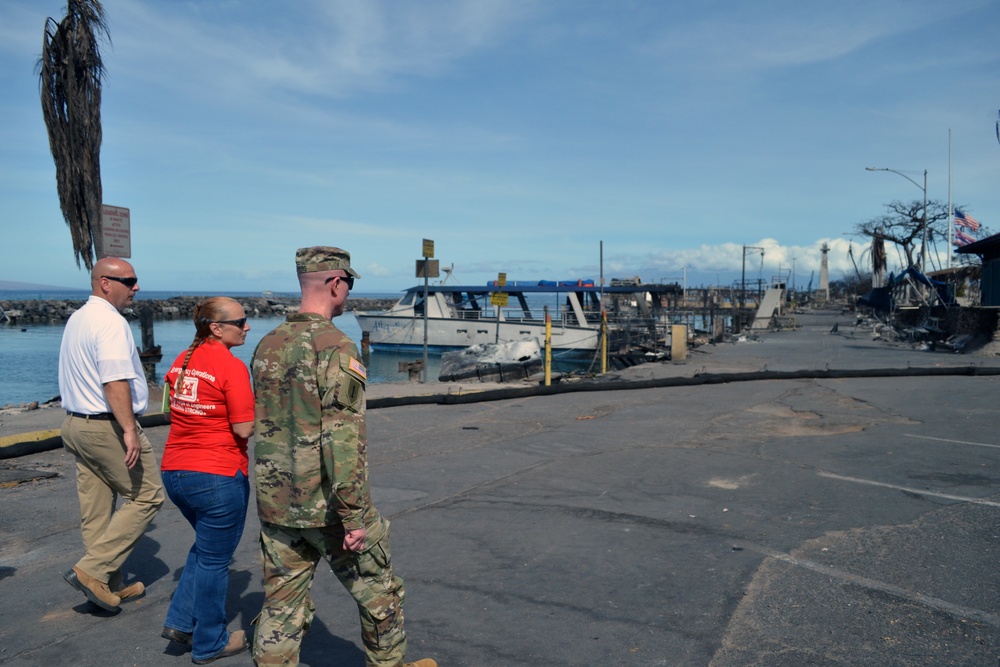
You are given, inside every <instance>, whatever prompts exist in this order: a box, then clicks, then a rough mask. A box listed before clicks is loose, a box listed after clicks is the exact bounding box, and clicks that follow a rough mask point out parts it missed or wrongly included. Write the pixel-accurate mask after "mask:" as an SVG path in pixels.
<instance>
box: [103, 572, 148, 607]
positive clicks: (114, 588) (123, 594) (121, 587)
mask: <svg viewBox="0 0 1000 667" xmlns="http://www.w3.org/2000/svg"><path fill="white" fill-rule="evenodd" d="M108 588H110V589H111V592H112V593H114V594H115V595H117V596H118V597H119V598H121V601H122V602H121V603H122V604H125V603H126V602H135V601H136V600H138V599H140V598H142V597H145V595H146V587H145V586H143V584H142V582H141V581H135V582H132V583H131V584H129V585H128V586H126V585H125V580H124V579H122V573H121V570H119V571H117V572H112V573H111V576H110V577H108Z"/></svg>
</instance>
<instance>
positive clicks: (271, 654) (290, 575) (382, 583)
mask: <svg viewBox="0 0 1000 667" xmlns="http://www.w3.org/2000/svg"><path fill="white" fill-rule="evenodd" d="M343 540H344V531H343V528H341V527H339V526H338V527H332V526H331V527H324V528H289V527H286V526H278V525H275V524H271V523H266V522H261V528H260V548H261V561H262V563H263V566H264V608H263V609H262V610H261V612H260V616H258V617H257V621H256V625H257V629H256V632H255V634H254V645H253V654H254V659H255V660H256V663H257V665H297V664H298V663H299V648H300V646H301V644H302V638H303V637H304V636H305V634H306V632H307V631H308V630H309V624H310V623H311V622H312V619H313V614H314V613H315V610H316V608H315V606H314V605H313V602H312V598H311V597H310V595H309V590H310V588H311V587H312V580H313V575H314V573H315V571H316V565H317V564H318V563H319V560H320V558H325V559H326V560H327V561H328V562H329V563H330V568H331V569H332V570H333V573H334V574H335V575H336V576H337V579H339V580H340V583H341V584H343V585H344V588H346V589H347V591H348V592H349V593H350V594H351V597H353V598H354V600H355V601H356V602H357V603H358V611H359V613H360V615H361V640H362V642H363V643H364V647H365V657H366V662H367V664H368V665H369V667H398V666H399V665H402V664H403V656H404V655H405V654H406V633H405V632H404V631H403V580H402V579H400V578H399V577H396V576H393V574H392V562H391V557H390V553H389V533H388V530H386V532H385V536H384V537H383V538H382V539H381V540H379V541H378V542H375V543H374V544H366V545H365V550H364V551H363V552H361V553H359V554H355V553H350V552H346V551H344V548H343Z"/></svg>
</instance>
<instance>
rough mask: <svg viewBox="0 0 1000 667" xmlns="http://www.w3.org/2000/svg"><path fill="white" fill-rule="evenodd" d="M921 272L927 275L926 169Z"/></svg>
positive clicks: (925, 176) (925, 177) (925, 172)
mask: <svg viewBox="0 0 1000 667" xmlns="http://www.w3.org/2000/svg"><path fill="white" fill-rule="evenodd" d="M920 272H921V273H923V274H924V275H927V170H926V169H924V247H923V252H922V253H921V256H920Z"/></svg>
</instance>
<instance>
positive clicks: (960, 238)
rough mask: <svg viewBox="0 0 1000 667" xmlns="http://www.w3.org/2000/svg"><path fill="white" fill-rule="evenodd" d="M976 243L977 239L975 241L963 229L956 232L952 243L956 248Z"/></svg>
mask: <svg viewBox="0 0 1000 667" xmlns="http://www.w3.org/2000/svg"><path fill="white" fill-rule="evenodd" d="M975 241H976V239H974V238H973V237H972V236H970V235H969V234H966V233H965V232H963V231H962V230H961V229H956V230H955V237H954V238H953V239H952V241H951V242H952V245H955V246H958V247H959V248H961V247H962V246H964V245H969V244H970V243H974V242H975Z"/></svg>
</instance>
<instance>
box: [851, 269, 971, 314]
mask: <svg viewBox="0 0 1000 667" xmlns="http://www.w3.org/2000/svg"><path fill="white" fill-rule="evenodd" d="M907 276H909V277H910V278H912V279H913V280H915V281H917V282H918V283H921V284H922V285H926V286H927V287H930V288H931V289H933V290H934V292H935V294H937V296H938V298H939V299H940V300H941V302H942V303H943V304H945V305H946V306H950V305H952V304H954V303H955V294H954V288H953V287H952V286H951V285H949V284H948V283H943V282H941V281H939V280H934V279H933V278H928V277H927V276H925V275H924V274H922V273H921V272H920V271H918V270H917V269H916V267H913V266H911V267H909V268H907V269H906V270H905V271H902V272H901V273H899V274H898V275H896V274H892V273H890V274H889V277H888V278H887V279H886V281H885V287H876V288H875V289H873V290H871V291H870V292H868V293H867V294H865V295H864V296H861V297H859V298H858V305H861V306H868V307H869V308H872V309H873V310H875V311H876V312H880V313H889V312H892V309H893V308H894V307H895V302H894V301H893V298H892V292H893V290H894V289H896V288H897V287H899V286H900V285H903V284H905V283H906V277H907Z"/></svg>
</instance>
